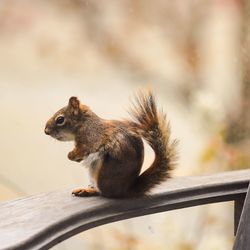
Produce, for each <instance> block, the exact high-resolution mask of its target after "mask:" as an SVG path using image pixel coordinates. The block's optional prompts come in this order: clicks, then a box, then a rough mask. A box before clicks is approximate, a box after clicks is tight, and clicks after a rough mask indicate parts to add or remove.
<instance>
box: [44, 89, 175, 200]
mask: <svg viewBox="0 0 250 250" xmlns="http://www.w3.org/2000/svg"><path fill="white" fill-rule="evenodd" d="M130 114H131V116H132V119H130V120H105V119H102V118H100V117H99V116H97V115H96V114H95V113H94V112H93V111H92V110H91V109H90V108H89V107H88V106H86V105H85V104H81V103H80V101H79V100H78V99H77V97H71V98H70V99H69V103H68V105H67V106H66V107H64V108H62V109H60V110H59V111H57V112H56V113H55V114H54V115H53V116H52V118H50V119H49V120H48V122H47V123H46V127H45V133H46V134H47V135H50V136H52V137H53V138H55V139H57V140H59V141H74V143H75V147H74V149H73V150H72V151H71V152H69V154H68V158H69V159H70V160H72V161H76V162H81V161H82V162H83V164H84V165H85V166H87V167H88V168H89V173H90V177H91V186H90V187H88V188H80V189H76V190H73V192H72V194H73V195H75V196H81V197H85V196H97V195H101V196H104V197H109V198H126V197H138V196H142V195H148V194H149V191H150V190H151V189H152V188H153V187H155V186H156V185H157V184H160V183H161V182H163V181H165V180H166V179H167V178H169V177H170V172H171V170H172V169H173V167H174V166H175V163H176V150H175V148H176V147H175V146H176V140H173V141H172V142H171V141H170V126H169V123H168V122H167V121H166V115H165V114H164V113H163V112H159V111H158V110H157V107H156V102H155V97H154V95H153V94H152V92H151V91H148V92H139V93H138V95H136V98H135V102H134V105H133V108H132V109H131V111H130ZM142 138H143V139H145V140H146V142H147V143H148V144H149V145H150V146H151V147H152V149H153V150H154V153H155V159H154V161H153V163H152V164H151V166H150V167H149V168H148V169H147V170H146V171H144V172H143V173H141V174H140V172H141V168H142V164H143V160H144V146H143V141H142Z"/></svg>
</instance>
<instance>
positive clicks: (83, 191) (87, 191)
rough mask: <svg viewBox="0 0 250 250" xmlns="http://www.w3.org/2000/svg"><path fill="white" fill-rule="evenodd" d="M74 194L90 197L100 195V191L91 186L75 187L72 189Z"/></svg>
mask: <svg viewBox="0 0 250 250" xmlns="http://www.w3.org/2000/svg"><path fill="white" fill-rule="evenodd" d="M72 194H73V195H74V196H78V197H90V196H99V195H100V192H99V191H98V190H97V189H95V188H93V187H90V188H77V189H74V190H73V191H72Z"/></svg>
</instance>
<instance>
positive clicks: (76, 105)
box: [68, 96, 80, 115]
mask: <svg viewBox="0 0 250 250" xmlns="http://www.w3.org/2000/svg"><path fill="white" fill-rule="evenodd" d="M68 106H69V107H70V109H71V110H72V113H73V114H74V115H78V112H79V110H80V101H79V100H78V99H77V97H75V96H72V97H70V98H69V105H68Z"/></svg>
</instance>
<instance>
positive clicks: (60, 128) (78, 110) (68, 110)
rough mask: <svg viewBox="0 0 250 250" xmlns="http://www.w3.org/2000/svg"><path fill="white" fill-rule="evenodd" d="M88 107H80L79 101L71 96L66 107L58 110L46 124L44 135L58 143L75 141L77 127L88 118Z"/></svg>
mask: <svg viewBox="0 0 250 250" xmlns="http://www.w3.org/2000/svg"><path fill="white" fill-rule="evenodd" d="M88 110H89V109H88V107H87V106H85V105H81V104H80V101H79V100H78V99H77V98H76V97H74V96H72V97H71V98H70V99H69V103H68V106H66V107H64V108H62V109H60V110H58V111H57V112H56V113H55V114H54V115H53V116H52V117H51V118H50V119H49V120H48V121H47V123H46V126H45V130H44V132H45V134H47V135H50V136H52V137H53V138H55V139H57V140H59V141H72V140H74V139H75V134H76V131H77V129H78V127H79V125H80V124H81V123H82V122H83V121H84V119H85V118H86V117H87V116H88Z"/></svg>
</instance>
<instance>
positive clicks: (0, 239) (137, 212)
mask: <svg viewBox="0 0 250 250" xmlns="http://www.w3.org/2000/svg"><path fill="white" fill-rule="evenodd" d="M249 180H250V170H241V171H232V172H224V173H220V174H215V175H210V176H197V177H183V178H173V179H171V180H169V181H168V182H166V183H165V184H164V185H162V186H160V187H159V188H157V189H155V190H154V191H153V193H152V196H151V197H144V198H137V199H120V200H119V199H117V200H113V199H106V198H102V197H90V198H78V197H73V196H71V195H70V190H65V191H59V192H50V193H46V194H40V195H36V196H31V197H26V198H21V199H17V200H13V201H9V202H4V203H1V204H0V249H22V250H24V249H48V248H50V247H52V246H54V245H56V244H57V243H59V242H61V241H63V240H65V239H67V238H69V237H71V236H73V235H75V234H77V233H79V232H82V231H84V230H87V229H90V228H93V227H96V226H99V225H103V224H107V223H110V222H114V221H118V220H123V219H128V218H133V217H136V216H142V215H147V214H153V213H159V212H164V211H168V210H173V209H179V208H185V207H190V206H197V205H202V204H207V203H214V202H223V201H230V200H237V199H242V198H244V196H245V195H246V192H247V188H248V184H249Z"/></svg>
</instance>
